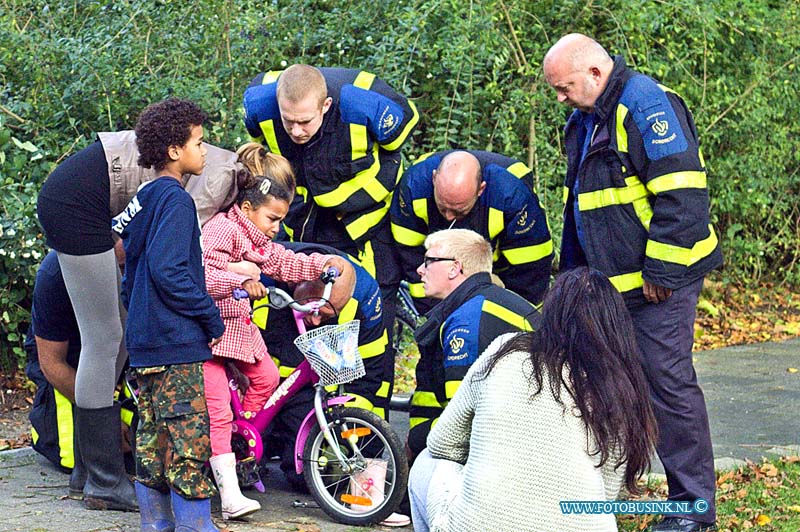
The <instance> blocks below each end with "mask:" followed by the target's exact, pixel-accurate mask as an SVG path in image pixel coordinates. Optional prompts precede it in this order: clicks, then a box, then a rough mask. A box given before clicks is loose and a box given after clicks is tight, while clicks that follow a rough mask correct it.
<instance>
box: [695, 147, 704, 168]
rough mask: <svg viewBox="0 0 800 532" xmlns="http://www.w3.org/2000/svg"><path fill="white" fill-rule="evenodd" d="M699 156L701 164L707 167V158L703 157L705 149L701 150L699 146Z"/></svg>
mask: <svg viewBox="0 0 800 532" xmlns="http://www.w3.org/2000/svg"><path fill="white" fill-rule="evenodd" d="M697 156H698V157H700V166H702V167H703V168H705V167H706V159H705V157H703V150H701V149H700V148H699V147H698V148H697Z"/></svg>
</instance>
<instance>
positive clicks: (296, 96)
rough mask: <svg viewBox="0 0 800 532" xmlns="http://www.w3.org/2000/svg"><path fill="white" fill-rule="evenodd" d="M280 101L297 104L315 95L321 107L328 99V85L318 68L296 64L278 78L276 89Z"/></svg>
mask: <svg viewBox="0 0 800 532" xmlns="http://www.w3.org/2000/svg"><path fill="white" fill-rule="evenodd" d="M275 91H276V92H275V94H276V96H277V98H278V100H279V101H280V100H287V101H289V102H292V103H297V102H300V101H302V100H304V99H305V98H306V97H307V96H309V95H313V96H315V97H316V98H317V100H318V102H319V107H320V108H321V107H322V104H323V103H325V98H327V97H328V85H327V84H326V83H325V78H324V77H323V76H322V72H320V71H319V69H318V68H315V67H312V66H309V65H304V64H296V65H292V66H290V67H289V68H287V69H286V70H284V71H283V72H282V73H281V75H280V76H279V77H278V87H277V88H276V89H275Z"/></svg>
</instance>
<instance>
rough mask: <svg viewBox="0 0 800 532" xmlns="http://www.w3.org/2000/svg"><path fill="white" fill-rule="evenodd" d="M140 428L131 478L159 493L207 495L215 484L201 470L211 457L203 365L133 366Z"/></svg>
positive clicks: (203, 497) (207, 496)
mask: <svg viewBox="0 0 800 532" xmlns="http://www.w3.org/2000/svg"><path fill="white" fill-rule="evenodd" d="M136 380H137V383H138V385H139V427H138V429H137V431H136V477H137V480H138V481H139V482H141V483H142V484H144V485H145V486H148V487H150V488H154V489H157V490H159V491H162V492H164V491H167V489H169V488H172V489H173V490H175V491H176V492H178V493H179V494H181V495H182V496H183V497H184V498H187V499H206V498H209V497H211V496H212V495H214V494H215V493H216V488H215V487H214V484H213V483H212V482H211V480H210V478H209V476H208V474H207V472H206V471H204V465H205V463H206V462H207V461H208V460H209V458H211V437H210V433H209V430H210V428H209V420H208V410H207V408H206V399H205V393H204V388H203V363H202V362H196V363H192V364H178V365H174V366H158V367H152V368H137V370H136Z"/></svg>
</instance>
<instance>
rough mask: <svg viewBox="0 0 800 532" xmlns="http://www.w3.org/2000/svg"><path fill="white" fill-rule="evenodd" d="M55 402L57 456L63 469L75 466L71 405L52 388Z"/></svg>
mask: <svg viewBox="0 0 800 532" xmlns="http://www.w3.org/2000/svg"><path fill="white" fill-rule="evenodd" d="M53 396H54V397H55V400H56V430H57V431H58V455H59V456H60V457H61V465H62V466H64V467H74V466H75V453H74V452H73V449H72V443H73V439H72V431H73V427H74V422H73V420H72V403H71V402H70V401H69V399H67V398H66V397H65V396H64V395H63V394H62V393H61V392H59V391H58V390H56V389H55V388H53Z"/></svg>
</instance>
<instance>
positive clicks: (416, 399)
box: [411, 391, 442, 408]
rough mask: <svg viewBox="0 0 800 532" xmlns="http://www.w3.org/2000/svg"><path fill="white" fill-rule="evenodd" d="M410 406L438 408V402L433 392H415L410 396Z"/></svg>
mask: <svg viewBox="0 0 800 532" xmlns="http://www.w3.org/2000/svg"><path fill="white" fill-rule="evenodd" d="M411 404H412V405H413V406H421V407H433V408H439V407H441V406H442V405H440V404H439V400H438V399H436V394H435V393H433V392H420V391H416V392H414V393H413V394H412V395H411Z"/></svg>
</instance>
